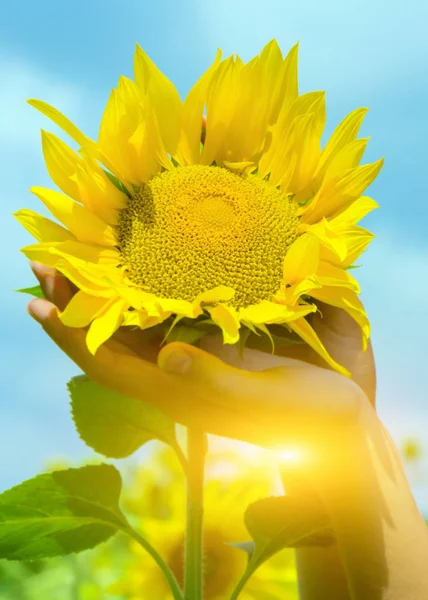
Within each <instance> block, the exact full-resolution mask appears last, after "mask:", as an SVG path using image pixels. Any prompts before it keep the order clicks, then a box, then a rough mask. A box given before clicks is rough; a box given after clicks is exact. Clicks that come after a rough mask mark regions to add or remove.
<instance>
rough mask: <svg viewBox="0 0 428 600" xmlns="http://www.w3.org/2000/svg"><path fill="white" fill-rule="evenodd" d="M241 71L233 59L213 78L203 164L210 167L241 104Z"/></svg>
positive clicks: (230, 58) (209, 92)
mask: <svg viewBox="0 0 428 600" xmlns="http://www.w3.org/2000/svg"><path fill="white" fill-rule="evenodd" d="M241 68H242V67H241V65H240V63H238V62H235V61H234V59H233V56H231V57H229V58H228V59H226V60H225V61H223V62H222V63H220V65H219V66H218V67H217V69H216V70H215V72H214V74H213V76H212V78H211V81H210V83H209V86H208V92H207V101H206V111H207V120H206V136H205V143H204V147H203V149H202V153H201V158H200V162H201V164H204V165H211V164H212V162H213V161H214V160H216V159H217V155H218V153H219V151H220V149H221V147H222V144H223V142H224V139H225V137H226V134H227V131H228V129H229V126H230V123H231V120H232V118H233V115H234V114H235V110H236V105H237V103H238V98H239V72H240V70H241ZM225 158H226V159H228V157H225Z"/></svg>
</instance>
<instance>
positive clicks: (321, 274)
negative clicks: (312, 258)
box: [316, 260, 360, 294]
mask: <svg viewBox="0 0 428 600" xmlns="http://www.w3.org/2000/svg"><path fill="white" fill-rule="evenodd" d="M316 278H317V280H318V281H319V283H320V284H321V286H322V287H324V286H331V287H346V288H349V289H350V290H353V291H354V292H356V293H357V294H358V293H359V292H360V286H359V283H358V281H357V280H356V279H355V278H354V277H353V276H352V275H351V274H350V273H349V271H345V270H344V269H342V268H341V267H338V266H335V265H332V264H331V263H329V262H326V261H324V260H322V261H320V264H319V267H318V271H317V275H316Z"/></svg>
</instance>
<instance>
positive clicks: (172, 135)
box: [134, 45, 182, 155]
mask: <svg viewBox="0 0 428 600" xmlns="http://www.w3.org/2000/svg"><path fill="white" fill-rule="evenodd" d="M134 75H135V81H136V83H137V85H138V87H139V88H140V90H141V91H142V93H143V94H144V95H146V94H147V96H148V103H149V105H151V106H153V109H154V111H155V115H156V120H157V122H158V124H159V129H160V133H161V137H162V140H163V142H164V145H165V148H166V150H167V152H169V154H172V155H174V154H175V153H176V151H177V146H178V141H179V136H180V120H181V109H182V104H181V99H180V96H179V94H178V92H177V90H176V88H175V86H174V85H173V84H172V83H171V82H170V80H169V79H168V78H167V77H165V75H164V74H163V73H162V72H161V71H160V70H159V69H158V68H157V67H156V65H155V64H154V63H153V62H152V61H151V60H150V58H149V57H148V56H147V54H146V53H145V52H144V50H142V49H141V48H140V47H139V46H138V45H137V49H136V51H135V57H134Z"/></svg>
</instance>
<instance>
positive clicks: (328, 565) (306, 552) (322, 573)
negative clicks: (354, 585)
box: [296, 544, 351, 600]
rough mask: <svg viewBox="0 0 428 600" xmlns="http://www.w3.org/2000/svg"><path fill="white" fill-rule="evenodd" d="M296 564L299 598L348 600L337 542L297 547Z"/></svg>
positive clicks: (348, 595) (303, 599)
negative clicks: (319, 546)
mask: <svg viewBox="0 0 428 600" xmlns="http://www.w3.org/2000/svg"><path fill="white" fill-rule="evenodd" d="M296 564H297V573H298V583H299V598H300V600H326V599H327V598H328V600H350V598H351V596H350V594H349V588H348V583H347V581H346V575H345V571H344V569H343V565H342V561H341V558H340V555H339V551H338V548H337V544H333V545H332V546H328V547H326V548H324V547H321V548H316V547H309V548H299V549H297V550H296Z"/></svg>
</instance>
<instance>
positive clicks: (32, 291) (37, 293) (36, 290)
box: [15, 285, 45, 298]
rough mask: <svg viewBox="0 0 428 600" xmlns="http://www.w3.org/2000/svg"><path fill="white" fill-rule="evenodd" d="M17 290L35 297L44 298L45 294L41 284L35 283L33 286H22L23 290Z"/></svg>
mask: <svg viewBox="0 0 428 600" xmlns="http://www.w3.org/2000/svg"><path fill="white" fill-rule="evenodd" d="M15 292H19V293H20V294H29V295H30V296H34V297H35V298H44V297H45V296H44V294H43V292H42V288H41V287H40V286H39V285H35V286H33V287H28V288H22V289H21V290H15Z"/></svg>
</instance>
